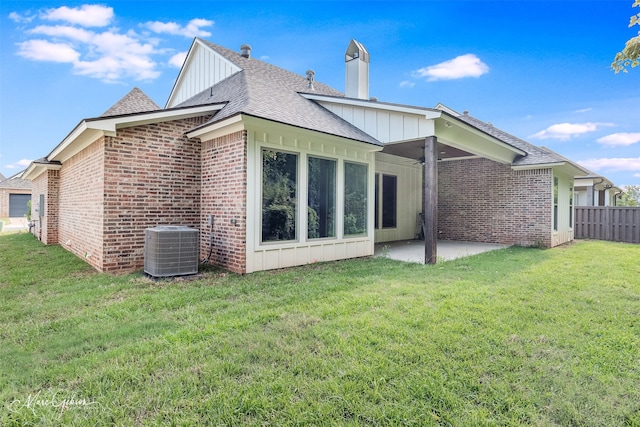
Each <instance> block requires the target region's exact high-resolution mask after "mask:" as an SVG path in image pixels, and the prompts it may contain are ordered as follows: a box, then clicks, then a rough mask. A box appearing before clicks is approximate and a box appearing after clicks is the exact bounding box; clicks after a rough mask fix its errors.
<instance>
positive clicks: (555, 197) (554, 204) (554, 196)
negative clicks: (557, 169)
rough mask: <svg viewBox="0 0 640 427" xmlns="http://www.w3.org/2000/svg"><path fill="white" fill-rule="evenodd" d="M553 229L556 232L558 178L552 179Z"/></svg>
mask: <svg viewBox="0 0 640 427" xmlns="http://www.w3.org/2000/svg"><path fill="white" fill-rule="evenodd" d="M553 229H554V230H555V231H558V178H557V177H554V178H553Z"/></svg>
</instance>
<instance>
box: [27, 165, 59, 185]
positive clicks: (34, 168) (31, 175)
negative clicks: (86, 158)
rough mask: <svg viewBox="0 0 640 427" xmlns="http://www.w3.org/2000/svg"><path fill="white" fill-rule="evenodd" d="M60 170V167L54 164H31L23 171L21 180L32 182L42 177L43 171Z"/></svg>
mask: <svg viewBox="0 0 640 427" xmlns="http://www.w3.org/2000/svg"><path fill="white" fill-rule="evenodd" d="M61 168H62V165H59V164H55V163H51V164H46V163H36V162H31V164H30V165H29V166H28V167H27V169H25V171H24V172H23V173H22V179H27V180H29V181H33V180H34V179H36V178H37V177H39V176H40V175H42V174H43V173H44V171H47V170H60V169H61Z"/></svg>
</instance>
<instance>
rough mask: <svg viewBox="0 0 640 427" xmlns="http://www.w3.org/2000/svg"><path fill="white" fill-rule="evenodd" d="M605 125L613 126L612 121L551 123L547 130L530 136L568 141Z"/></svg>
mask: <svg viewBox="0 0 640 427" xmlns="http://www.w3.org/2000/svg"><path fill="white" fill-rule="evenodd" d="M603 126H613V124H612V123H591V122H588V123H559V124H555V125H551V126H549V127H548V128H546V129H545V130H541V131H540V132H538V133H535V134H533V135H531V136H530V137H529V138H537V139H559V140H560V141H568V140H569V139H571V138H573V137H574V136H578V135H582V134H585V133H589V132H595V131H596V130H598V129H599V128H601V127H603Z"/></svg>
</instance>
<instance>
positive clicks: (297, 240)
mask: <svg viewBox="0 0 640 427" xmlns="http://www.w3.org/2000/svg"><path fill="white" fill-rule="evenodd" d="M258 148H259V151H258V152H259V156H258V158H259V163H260V176H259V185H260V191H259V194H260V198H259V205H258V209H259V213H260V223H259V224H258V244H259V245H260V246H270V245H281V244H291V243H300V233H299V230H300V159H301V158H302V157H303V156H304V155H303V153H300V152H296V151H292V150H282V149H280V148H279V147H270V146H259V147H258ZM265 151H274V152H278V153H284V154H291V155H294V156H296V208H295V215H296V218H295V222H294V226H295V238H294V239H289V240H267V241H265V240H264V239H263V232H262V227H263V220H264V157H263V156H264V152H265Z"/></svg>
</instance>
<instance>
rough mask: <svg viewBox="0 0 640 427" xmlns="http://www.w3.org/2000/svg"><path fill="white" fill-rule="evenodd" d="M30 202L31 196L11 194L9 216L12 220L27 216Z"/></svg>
mask: <svg viewBox="0 0 640 427" xmlns="http://www.w3.org/2000/svg"><path fill="white" fill-rule="evenodd" d="M29 200H31V194H9V216H10V217H11V218H18V217H23V216H25V215H26V214H27V212H28V208H27V203H29Z"/></svg>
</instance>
